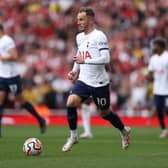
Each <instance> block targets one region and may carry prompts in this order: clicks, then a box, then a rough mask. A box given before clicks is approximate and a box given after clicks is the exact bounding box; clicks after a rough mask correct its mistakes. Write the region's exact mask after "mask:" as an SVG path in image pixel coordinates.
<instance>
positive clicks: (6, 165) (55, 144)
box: [0, 126, 168, 168]
mask: <svg viewBox="0 0 168 168" xmlns="http://www.w3.org/2000/svg"><path fill="white" fill-rule="evenodd" d="M78 132H79V133H81V132H82V129H81V128H79V130H78ZM159 132H160V130H159V128H132V134H131V140H132V141H131V142H132V143H131V146H130V148H129V149H128V150H122V149H121V139H120V135H119V132H118V131H117V130H116V129H114V128H110V127H93V134H94V138H92V139H89V140H80V141H79V144H77V145H75V146H74V147H73V149H72V150H71V151H70V152H67V153H63V152H62V151H61V148H62V145H63V144H64V143H65V141H66V138H67V136H68V134H69V132H68V127H58V126H55V127H54V126H53V127H48V129H47V132H46V134H44V135H41V134H40V133H39V129H38V127H37V126H3V137H2V138H0V168H30V167H33V168H34V167H35V168H48V167H49V168H158V167H161V168H168V139H160V138H158V135H159ZM29 137H37V138H39V139H40V140H41V141H42V143H43V152H42V154H41V155H40V156H25V155H24V153H23V152H22V145H23V142H24V141H25V139H26V138H29Z"/></svg>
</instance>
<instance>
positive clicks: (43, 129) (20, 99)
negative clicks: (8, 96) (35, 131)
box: [16, 94, 46, 134]
mask: <svg viewBox="0 0 168 168" xmlns="http://www.w3.org/2000/svg"><path fill="white" fill-rule="evenodd" d="M16 101H18V102H20V104H21V107H22V108H24V109H26V110H27V111H28V112H29V113H30V114H31V115H32V116H34V117H35V118H36V119H37V121H38V122H39V126H40V132H41V133H42V134H43V133H45V132H46V121H45V119H44V118H43V117H42V116H40V114H39V113H38V112H37V111H36V110H35V108H34V106H33V105H32V104H31V103H30V102H29V101H26V100H24V98H23V96H22V95H21V94H20V95H16Z"/></svg>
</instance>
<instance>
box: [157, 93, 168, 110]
mask: <svg viewBox="0 0 168 168" xmlns="http://www.w3.org/2000/svg"><path fill="white" fill-rule="evenodd" d="M154 104H155V105H156V106H158V107H162V108H168V95H165V96H162V95H154Z"/></svg>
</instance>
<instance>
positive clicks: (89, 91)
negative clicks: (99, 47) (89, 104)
mask: <svg viewBox="0 0 168 168" xmlns="http://www.w3.org/2000/svg"><path fill="white" fill-rule="evenodd" d="M70 94H76V95H78V96H80V97H81V98H82V99H83V101H85V100H86V99H88V98H89V97H90V96H91V97H92V98H93V101H94V102H95V104H96V106H97V107H98V108H99V109H102V110H103V109H104V110H105V109H108V108H109V106H110V92H109V84H108V85H106V86H102V87H92V86H89V85H86V84H85V83H84V82H82V81H79V80H77V81H76V83H75V84H74V86H73V88H72V90H71V91H70Z"/></svg>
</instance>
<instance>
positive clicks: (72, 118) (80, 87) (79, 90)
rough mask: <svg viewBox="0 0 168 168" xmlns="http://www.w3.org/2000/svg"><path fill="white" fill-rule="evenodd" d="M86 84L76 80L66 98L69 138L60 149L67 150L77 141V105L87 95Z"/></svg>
mask: <svg viewBox="0 0 168 168" xmlns="http://www.w3.org/2000/svg"><path fill="white" fill-rule="evenodd" d="M87 95H88V88H87V86H86V85H85V84H84V83H83V82H81V81H77V82H76V83H75V85H74V87H73V88H72V90H71V91H70V95H69V97H68V99H67V103H66V107H67V120H68V124H69V129H70V138H68V140H67V142H66V143H65V144H64V145H63V147H62V151H63V152H67V151H69V150H70V149H71V148H72V146H73V144H76V143H77V142H78V136H77V107H78V106H79V105H80V104H81V102H82V100H83V98H84V97H86V98H87V97H89V96H87Z"/></svg>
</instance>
